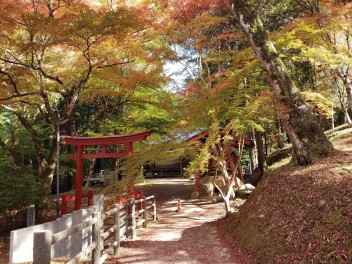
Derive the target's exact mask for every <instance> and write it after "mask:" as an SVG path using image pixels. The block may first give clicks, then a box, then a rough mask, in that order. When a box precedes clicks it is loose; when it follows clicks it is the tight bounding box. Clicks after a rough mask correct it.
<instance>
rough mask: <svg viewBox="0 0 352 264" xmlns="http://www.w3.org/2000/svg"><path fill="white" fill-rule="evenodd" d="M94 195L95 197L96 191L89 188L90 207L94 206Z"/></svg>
mask: <svg viewBox="0 0 352 264" xmlns="http://www.w3.org/2000/svg"><path fill="white" fill-rule="evenodd" d="M93 197H94V191H93V190H89V192H88V207H89V206H92V205H93V204H94V202H93Z"/></svg>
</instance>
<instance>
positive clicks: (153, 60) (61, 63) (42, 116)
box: [0, 0, 167, 193]
mask: <svg viewBox="0 0 352 264" xmlns="http://www.w3.org/2000/svg"><path fill="white" fill-rule="evenodd" d="M1 13H2V14H5V13H6V14H7V15H2V16H1V19H0V26H1V28H2V29H3V31H2V34H1V36H0V83H1V88H2V91H3V92H2V94H1V98H0V104H1V108H2V109H3V111H6V112H9V113H11V114H13V115H14V116H16V118H17V119H18V120H19V122H20V124H21V126H23V127H24V128H25V129H26V131H27V133H28V135H29V136H30V138H31V144H32V146H33V150H34V156H35V157H36V158H35V160H36V163H35V166H36V167H37V168H38V174H39V177H40V178H41V179H43V182H44V183H45V184H44V187H43V193H48V190H49V189H50V185H51V182H52V178H53V174H54V169H55V162H56V156H55V153H56V138H55V137H54V136H53V135H55V131H56V129H58V126H60V129H61V130H62V131H64V129H66V127H69V126H71V127H73V128H74V129H71V133H76V132H77V131H76V128H75V124H74V117H75V108H76V107H77V105H78V104H79V103H80V102H82V103H83V102H87V103H89V102H94V101H95V100H97V98H102V100H103V101H104V100H105V101H107V100H109V101H110V102H112V103H113V104H115V106H117V105H121V104H123V103H126V102H129V101H133V100H132V99H131V98H133V97H134V98H135V99H136V98H137V97H138V96H137V97H136V96H134V94H137V92H139V93H141V92H142V91H143V90H147V89H148V87H150V89H155V87H157V86H158V85H159V84H160V83H162V82H163V77H162V67H161V66H162V65H161V63H160V61H159V58H160V57H159V56H158V54H160V53H161V52H163V53H164V54H165V53H167V50H165V49H164V48H161V47H160V45H159V47H157V46H156V45H153V44H152V43H151V39H152V40H153V41H154V40H157V39H156V37H155V33H153V31H154V28H153V10H152V9H150V8H149V6H148V5H145V4H144V3H142V2H141V3H139V4H137V5H134V6H131V5H130V6H128V5H125V4H123V3H120V4H119V5H116V4H112V3H110V4H107V5H104V4H101V3H99V2H87V3H84V2H80V1H71V0H68V1H60V0H58V1H44V0H43V1H36V0H31V1H20V0H18V1H17V0H13V1H7V2H6V3H1ZM139 97H141V96H139ZM154 97H155V95H154ZM80 98H81V99H80ZM104 98H105V99H104ZM107 98H109V99H107ZM114 98H115V99H114ZM114 100H115V102H114ZM144 100H145V101H147V99H144ZM153 100H154V101H155V99H153ZM150 101H152V100H150ZM138 103H144V102H142V101H141V102H138V101H136V104H138ZM100 105H101V106H102V105H103V104H100ZM105 106H108V104H106V105H105ZM110 106H111V105H110ZM105 110H106V108H104V107H100V108H99V110H98V112H99V111H100V113H103V112H104V111H105ZM110 110H111V109H110ZM95 117H96V118H97V119H99V118H101V116H99V113H97V112H95ZM39 121H40V122H44V123H45V124H46V126H47V134H46V135H44V137H45V138H46V139H45V144H43V138H41V137H42V136H43V135H41V134H40V133H39V131H38V129H37V127H36V126H37V124H38V122H39ZM92 121H94V120H92V119H90V120H89V121H88V123H89V125H91V122H92ZM93 123H94V122H93ZM82 131H83V132H84V131H86V129H83V130H82ZM7 140H8V139H6V138H4V142H5V143H6V141H7Z"/></svg>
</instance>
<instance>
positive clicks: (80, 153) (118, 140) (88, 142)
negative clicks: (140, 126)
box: [61, 131, 152, 210]
mask: <svg viewBox="0 0 352 264" xmlns="http://www.w3.org/2000/svg"><path fill="white" fill-rule="evenodd" d="M151 134H152V131H145V132H141V133H135V134H129V135H118V136H106V137H72V136H61V139H62V140H63V141H64V143H65V144H66V145H75V146H77V153H76V154H69V155H67V158H68V159H77V163H76V193H75V210H80V209H81V208H82V179H83V159H89V158H123V157H127V156H129V155H132V154H133V142H138V141H142V140H145V139H146V138H147V137H148V136H150V135H151ZM116 144H125V145H126V152H118V153H107V152H106V146H107V145H116ZM84 146H102V152H101V153H87V154H85V153H84Z"/></svg>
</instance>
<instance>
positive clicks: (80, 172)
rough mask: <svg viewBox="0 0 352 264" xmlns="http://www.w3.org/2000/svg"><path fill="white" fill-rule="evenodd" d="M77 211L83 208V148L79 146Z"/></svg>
mask: <svg viewBox="0 0 352 264" xmlns="http://www.w3.org/2000/svg"><path fill="white" fill-rule="evenodd" d="M76 166H77V167H76V193H75V210H80V209H81V208H82V179H83V146H82V145H78V146H77V165H76Z"/></svg>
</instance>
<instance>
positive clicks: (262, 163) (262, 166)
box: [254, 131, 267, 180]
mask: <svg viewBox="0 0 352 264" xmlns="http://www.w3.org/2000/svg"><path fill="white" fill-rule="evenodd" d="M254 135H255V142H256V145H257V150H258V169H259V171H260V177H261V176H263V174H264V173H265V172H266V169H267V165H266V159H265V153H264V144H263V139H262V133H261V132H259V131H255V134H254ZM258 180H259V179H258Z"/></svg>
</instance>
